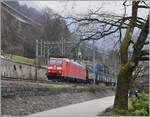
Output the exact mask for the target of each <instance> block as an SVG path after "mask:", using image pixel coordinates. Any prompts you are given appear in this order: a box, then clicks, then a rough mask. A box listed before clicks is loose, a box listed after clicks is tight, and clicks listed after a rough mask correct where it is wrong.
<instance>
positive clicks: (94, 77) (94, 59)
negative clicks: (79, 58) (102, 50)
mask: <svg viewBox="0 0 150 117" xmlns="http://www.w3.org/2000/svg"><path fill="white" fill-rule="evenodd" d="M95 67H96V66H95V40H93V70H94V82H93V84H94V87H95V80H96V74H95Z"/></svg>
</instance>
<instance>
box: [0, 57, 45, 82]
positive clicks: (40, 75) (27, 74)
mask: <svg viewBox="0 0 150 117" xmlns="http://www.w3.org/2000/svg"><path fill="white" fill-rule="evenodd" d="M0 69H1V70H0V71H1V76H2V77H9V78H15V79H16V78H17V79H25V80H34V79H35V74H36V67H35V65H31V64H26V63H19V62H13V61H11V60H9V59H4V58H1V68H0ZM45 73H46V67H43V66H37V80H47V78H46V75H45Z"/></svg>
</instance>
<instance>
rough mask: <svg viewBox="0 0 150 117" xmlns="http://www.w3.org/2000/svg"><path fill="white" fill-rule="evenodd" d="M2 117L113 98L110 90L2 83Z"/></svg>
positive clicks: (87, 86) (103, 88)
mask: <svg viewBox="0 0 150 117" xmlns="http://www.w3.org/2000/svg"><path fill="white" fill-rule="evenodd" d="M1 84H2V88H1V90H2V92H1V95H2V97H1V105H2V106H1V107H2V108H1V110H2V116H23V115H30V114H33V113H36V112H40V111H45V110H49V109H53V108H57V107H61V106H66V105H69V104H75V103H79V102H84V101H88V100H92V99H97V98H101V97H105V96H111V95H114V91H113V90H112V89H111V87H106V86H105V85H102V84H101V85H99V86H97V88H96V89H95V90H93V88H92V87H90V86H89V85H83V86H79V85H77V86H76V87H74V86H73V85H67V84H63V85H58V84H53V85H52V84H51V85H50V84H46V83H31V82H26V81H6V80H2V83H1Z"/></svg>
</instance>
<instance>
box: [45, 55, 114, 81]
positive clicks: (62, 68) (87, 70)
mask: <svg viewBox="0 0 150 117" xmlns="http://www.w3.org/2000/svg"><path fill="white" fill-rule="evenodd" d="M93 68H94V70H95V71H94V70H93ZM46 76H47V78H48V80H57V81H67V82H82V83H83V82H84V83H91V82H93V81H94V77H95V82H96V83H99V82H104V83H107V84H115V80H114V77H113V75H112V74H110V72H109V70H108V67H106V66H104V65H100V64H95V65H94V66H93V65H91V66H83V65H81V64H79V63H77V62H75V61H73V60H70V59H68V58H54V57H53V58H50V60H49V62H48V66H47V73H46Z"/></svg>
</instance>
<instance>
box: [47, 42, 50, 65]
mask: <svg viewBox="0 0 150 117" xmlns="http://www.w3.org/2000/svg"><path fill="white" fill-rule="evenodd" d="M49 50H50V47H49V45H48V46H47V64H48V61H49Z"/></svg>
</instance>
